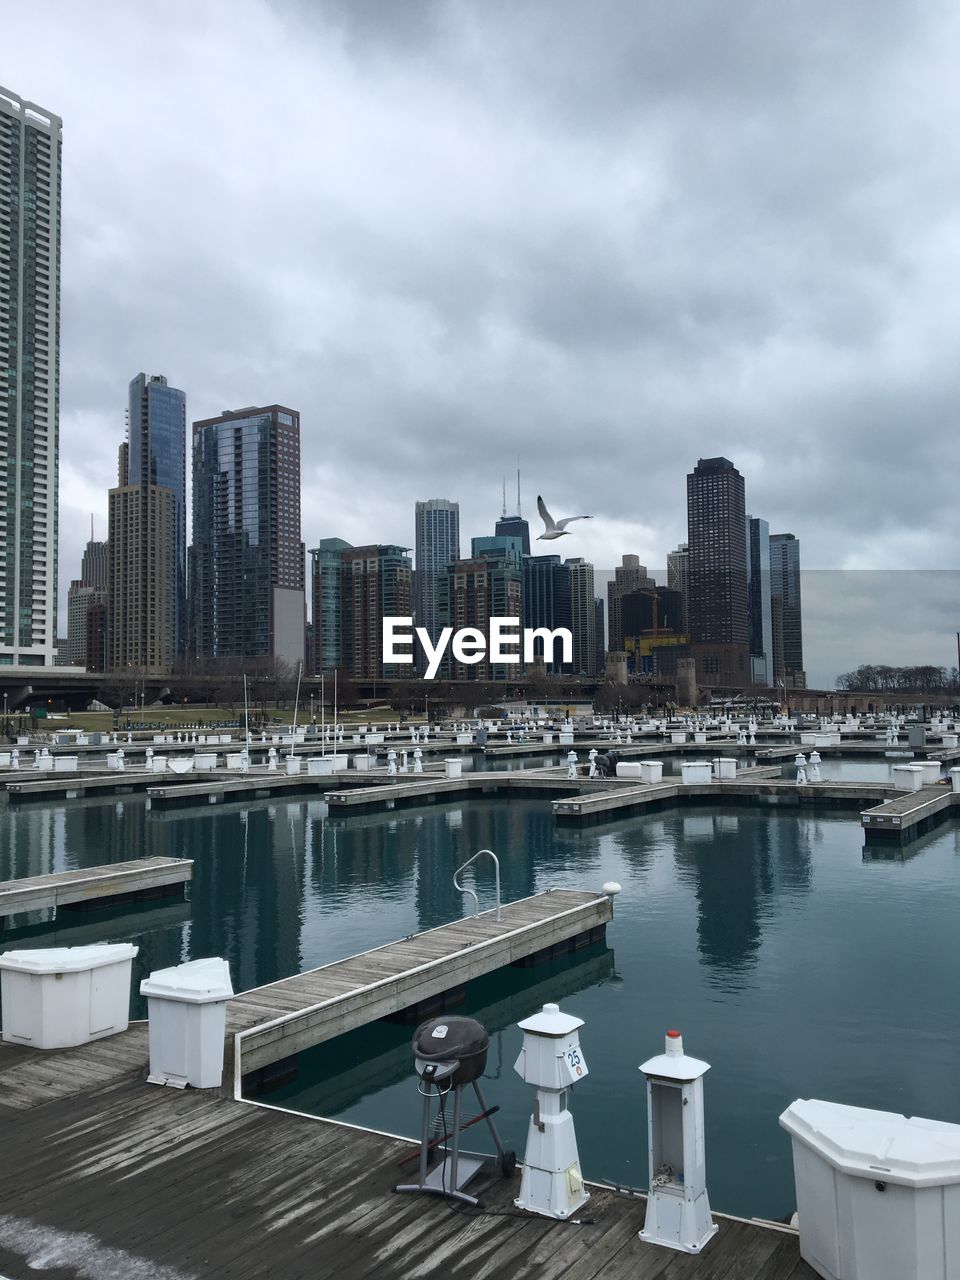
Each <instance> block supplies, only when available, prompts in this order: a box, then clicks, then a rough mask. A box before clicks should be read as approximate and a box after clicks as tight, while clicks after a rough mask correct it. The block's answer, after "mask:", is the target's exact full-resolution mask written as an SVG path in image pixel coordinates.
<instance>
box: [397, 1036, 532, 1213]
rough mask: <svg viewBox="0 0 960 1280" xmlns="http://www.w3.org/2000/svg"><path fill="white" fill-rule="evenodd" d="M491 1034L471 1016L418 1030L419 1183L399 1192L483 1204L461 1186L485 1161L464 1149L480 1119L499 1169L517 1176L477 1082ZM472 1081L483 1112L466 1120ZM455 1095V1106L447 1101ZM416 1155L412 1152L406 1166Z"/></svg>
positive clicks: (512, 1157) (415, 1040) (415, 1049)
mask: <svg viewBox="0 0 960 1280" xmlns="http://www.w3.org/2000/svg"><path fill="white" fill-rule="evenodd" d="M489 1044H490V1037H489V1036H488V1035H487V1032H486V1029H485V1028H484V1027H483V1026H482V1025H481V1024H480V1023H479V1022H477V1021H475V1020H474V1019H473V1018H456V1017H453V1018H431V1019H430V1021H429V1022H424V1023H422V1024H421V1025H420V1026H419V1027H418V1028H417V1030H416V1032H415V1033H414V1037H413V1052H414V1063H415V1067H416V1072H417V1075H418V1077H419V1087H420V1093H421V1094H422V1095H423V1111H422V1123H421V1128H420V1151H419V1166H418V1175H417V1181H416V1182H408V1183H401V1184H400V1185H399V1186H396V1187H394V1190H395V1191H422V1192H424V1193H425V1194H427V1195H435V1196H444V1197H445V1198H446V1199H449V1200H461V1201H463V1203H464V1204H472V1205H476V1204H478V1203H479V1201H478V1200H477V1198H476V1196H471V1195H468V1194H467V1192H465V1191H464V1190H463V1188H464V1187H465V1186H466V1185H467V1183H468V1182H469V1181H470V1179H471V1178H472V1177H474V1175H475V1174H476V1173H477V1172H478V1171H479V1170H480V1168H481V1167H482V1165H483V1163H484V1161H483V1159H482V1158H480V1157H477V1156H463V1155H461V1153H460V1135H461V1133H462V1132H463V1131H464V1129H469V1128H470V1127H471V1126H472V1125H475V1124H477V1123H478V1122H479V1121H480V1120H485V1121H486V1123H487V1128H488V1129H489V1130H490V1136H491V1137H492V1138H493V1145H494V1146H495V1147H496V1150H497V1158H498V1160H499V1164H500V1172H501V1173H502V1174H503V1176H504V1177H505V1178H509V1177H511V1176H512V1175H513V1171H514V1169H515V1168H516V1167H517V1157H516V1156H515V1155H514V1153H513V1152H512V1151H505V1150H504V1148H503V1144H502V1143H501V1141H500V1135H499V1134H498V1133H497V1129H496V1126H495V1125H494V1123H493V1116H494V1114H495V1113H496V1112H497V1111H499V1109H500V1108H499V1107H488V1106H487V1103H486V1100H485V1099H484V1096H483V1093H482V1092H481V1089H480V1084H479V1080H480V1077H481V1076H482V1075H483V1072H484V1068H485V1067H486V1065H487V1048H488V1046H489ZM468 1084H470V1085H473V1091H474V1093H475V1094H476V1097H477V1102H478V1103H479V1104H480V1112H479V1114H477V1115H475V1116H474V1117H473V1118H472V1119H470V1120H466V1121H465V1120H464V1119H463V1090H464V1088H465V1086H466V1085H468ZM451 1093H452V1094H453V1102H452V1105H449V1106H448V1103H447V1099H448V1096H449V1095H450V1094H451ZM434 1099H436V1100H437V1116H436V1118H437V1120H438V1121H439V1124H440V1131H439V1136H437V1137H431V1133H432V1130H433V1123H432V1120H431V1113H432V1110H433V1100H434ZM438 1150H439V1152H440V1154H441V1155H442V1157H443V1159H442V1160H441V1162H440V1164H438V1165H436V1166H435V1167H434V1168H433V1169H432V1170H430V1171H429V1172H428V1166H429V1164H430V1162H431V1160H432V1159H433V1158H434V1156H435V1155H436V1154H437V1152H438ZM416 1158H417V1157H416V1156H408V1157H406V1159H405V1160H403V1161H402V1162H401V1163H403V1164H406V1163H407V1162H408V1161H409V1160H411V1159H416Z"/></svg>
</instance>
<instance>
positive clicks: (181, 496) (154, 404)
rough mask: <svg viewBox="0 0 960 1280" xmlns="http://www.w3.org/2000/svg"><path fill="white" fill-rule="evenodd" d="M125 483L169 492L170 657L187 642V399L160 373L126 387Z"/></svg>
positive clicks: (141, 375)
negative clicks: (171, 502)
mask: <svg viewBox="0 0 960 1280" xmlns="http://www.w3.org/2000/svg"><path fill="white" fill-rule="evenodd" d="M127 421H128V432H129V434H128V438H127V442H128V446H129V449H128V455H127V483H128V484H131V485H139V486H140V488H141V489H143V490H146V489H147V488H149V486H150V485H157V486H159V487H161V488H164V489H169V490H170V492H171V493H172V494H173V565H172V573H171V577H170V581H169V583H168V584H167V585H166V588H165V590H166V592H167V593H168V595H169V610H170V616H171V618H172V625H173V635H172V638H171V642H170V643H171V646H172V653H173V656H174V657H179V656H180V655H181V654H182V653H183V652H184V651H185V648H186V640H187V560H186V556H187V397H186V396H185V395H184V393H183V392H182V391H178V390H177V388H176V387H171V386H169V385H168V384H167V380H166V378H165V377H164V376H163V375H162V374H153V375H151V376H150V377H149V378H148V377H147V375H146V374H145V373H138V374H137V376H136V377H135V378H134V379H133V381H132V382H131V383H130V406H129V411H128V418H127Z"/></svg>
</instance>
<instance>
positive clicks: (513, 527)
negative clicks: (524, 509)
mask: <svg viewBox="0 0 960 1280" xmlns="http://www.w3.org/2000/svg"><path fill="white" fill-rule="evenodd" d="M493 532H494V536H495V537H497V538H519V539H520V546H521V552H522V554H523V555H525V556H528V555H529V554H530V526H529V524H527V522H526V520H524V518H523V515H522V514H521V510H520V472H519V471H518V472H517V513H516V515H507V483H506V481H504V483H503V511H502V513H501V515H500V519H499V520H498V521H497V523H496V527H495V528H494V531H493Z"/></svg>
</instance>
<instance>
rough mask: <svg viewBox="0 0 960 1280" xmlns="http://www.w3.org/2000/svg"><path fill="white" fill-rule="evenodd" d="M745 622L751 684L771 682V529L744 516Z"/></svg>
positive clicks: (756, 518)
mask: <svg viewBox="0 0 960 1280" xmlns="http://www.w3.org/2000/svg"><path fill="white" fill-rule="evenodd" d="M747 621H748V627H749V632H750V681H751V683H752V684H762V685H766V686H768V687H769V686H770V685H771V684H772V683H773V614H772V612H771V604H770V526H769V524H767V522H766V520H761V519H760V518H759V517H757V516H748V517H747Z"/></svg>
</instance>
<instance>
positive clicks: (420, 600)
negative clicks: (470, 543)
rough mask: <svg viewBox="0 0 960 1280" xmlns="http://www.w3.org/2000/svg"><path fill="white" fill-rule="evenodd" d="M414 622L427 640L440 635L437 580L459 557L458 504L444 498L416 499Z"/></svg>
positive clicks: (432, 641) (434, 641)
mask: <svg viewBox="0 0 960 1280" xmlns="http://www.w3.org/2000/svg"><path fill="white" fill-rule="evenodd" d="M414 550H415V553H416V569H417V578H416V596H415V601H414V603H415V607H416V621H417V626H418V627H424V628H425V629H426V632H427V634H428V635H429V637H430V640H431V643H434V644H435V643H436V640H437V636H438V635H439V634H440V623H439V617H438V608H439V590H440V582H441V579H442V578H443V576H444V574H445V573H446V571H447V566H448V565H450V564H453V562H454V561H455V560H459V559H460V504H459V503H458V502H448V501H447V500H446V499H445V498H431V499H430V500H429V501H428V502H418V503H417V507H416V537H415V539H414Z"/></svg>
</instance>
